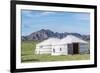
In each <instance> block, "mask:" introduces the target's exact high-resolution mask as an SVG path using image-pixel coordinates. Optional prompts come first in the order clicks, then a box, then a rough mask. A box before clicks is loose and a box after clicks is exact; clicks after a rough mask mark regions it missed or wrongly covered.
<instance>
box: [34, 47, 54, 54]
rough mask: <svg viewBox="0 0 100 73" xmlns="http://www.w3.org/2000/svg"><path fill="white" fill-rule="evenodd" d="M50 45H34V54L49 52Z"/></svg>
mask: <svg viewBox="0 0 100 73" xmlns="http://www.w3.org/2000/svg"><path fill="white" fill-rule="evenodd" d="M51 48H52V46H51V45H42V46H36V50H35V53H36V54H51Z"/></svg>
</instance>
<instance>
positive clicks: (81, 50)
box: [79, 43, 90, 54]
mask: <svg viewBox="0 0 100 73" xmlns="http://www.w3.org/2000/svg"><path fill="white" fill-rule="evenodd" d="M89 51H90V49H89V45H88V44H83V43H80V44H79V53H80V54H87V53H89Z"/></svg>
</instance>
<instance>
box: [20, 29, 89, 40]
mask: <svg viewBox="0 0 100 73" xmlns="http://www.w3.org/2000/svg"><path fill="white" fill-rule="evenodd" d="M67 35H74V36H76V37H79V38H81V39H83V40H86V41H89V40H90V35H81V34H79V33H68V32H64V33H59V32H53V31H51V30H49V29H41V30H39V31H36V32H33V33H31V34H30V35H28V36H22V40H35V41H43V40H45V39H48V38H50V37H56V38H60V39H61V38H64V37H66V36H67Z"/></svg>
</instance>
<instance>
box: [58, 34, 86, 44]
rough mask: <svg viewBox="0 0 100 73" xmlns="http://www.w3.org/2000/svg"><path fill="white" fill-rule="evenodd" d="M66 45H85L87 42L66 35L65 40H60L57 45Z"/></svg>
mask: <svg viewBox="0 0 100 73" xmlns="http://www.w3.org/2000/svg"><path fill="white" fill-rule="evenodd" d="M67 43H87V42H86V41H84V40H82V39H80V38H78V37H76V36H73V35H67V36H66V37H65V38H63V39H61V41H60V43H59V44H67Z"/></svg>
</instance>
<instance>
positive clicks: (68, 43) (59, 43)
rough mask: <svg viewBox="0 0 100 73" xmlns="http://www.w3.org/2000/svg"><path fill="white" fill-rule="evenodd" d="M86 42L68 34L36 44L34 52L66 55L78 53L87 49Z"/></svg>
mask: <svg viewBox="0 0 100 73" xmlns="http://www.w3.org/2000/svg"><path fill="white" fill-rule="evenodd" d="M87 47H88V46H87V42H86V41H84V40H82V39H80V38H78V37H75V36H73V35H68V36H67V37H65V38H63V39H61V40H60V39H58V38H50V39H47V40H45V41H43V42H41V43H39V44H37V45H36V50H35V53H36V54H51V55H68V54H79V53H85V52H86V51H88V48H87Z"/></svg>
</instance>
